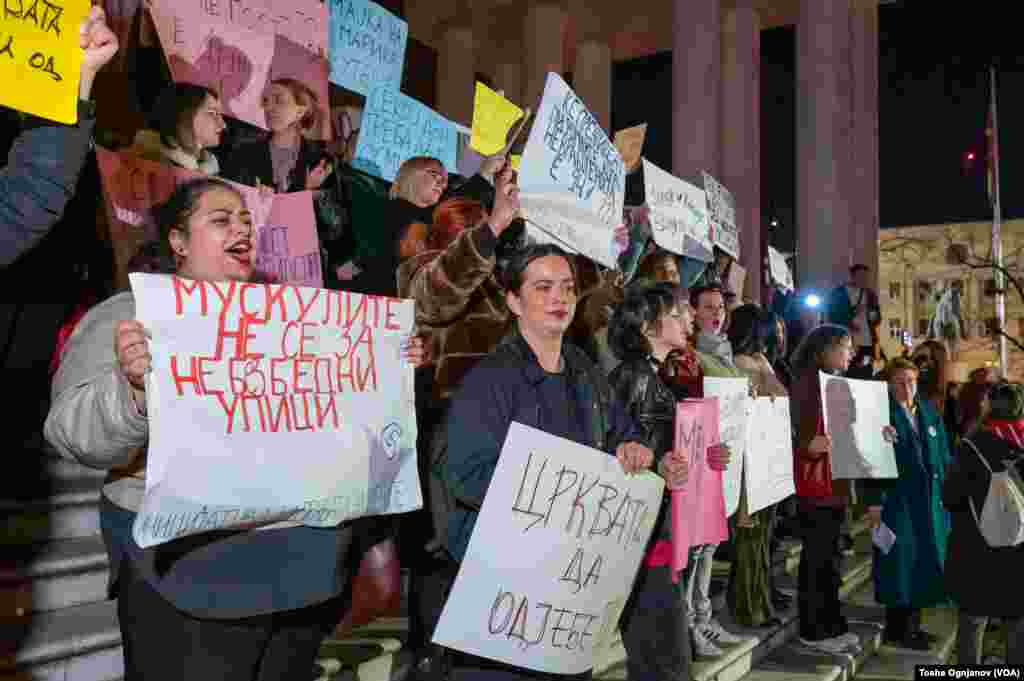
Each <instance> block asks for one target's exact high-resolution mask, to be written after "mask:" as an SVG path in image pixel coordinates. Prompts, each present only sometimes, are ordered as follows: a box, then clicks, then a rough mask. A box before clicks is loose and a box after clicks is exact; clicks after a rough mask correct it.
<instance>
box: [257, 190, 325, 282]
mask: <svg viewBox="0 0 1024 681" xmlns="http://www.w3.org/2000/svg"><path fill="white" fill-rule="evenodd" d="M257 224H258V225H259V232H258V235H257V238H256V269H257V271H259V273H260V274H261V275H263V276H264V277H265V278H268V279H269V280H270V281H273V282H277V283H288V284H297V285H299V286H308V287H310V288H323V287H324V277H323V272H322V271H321V267H320V239H319V238H318V237H317V233H316V214H315V213H314V212H313V193H312V192H296V193H294V194H277V195H276V196H274V201H273V204H272V206H271V209H270V215H268V216H267V217H266V219H265V220H263V221H261V222H258V223H257Z"/></svg>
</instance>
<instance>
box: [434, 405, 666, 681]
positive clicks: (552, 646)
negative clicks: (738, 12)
mask: <svg viewBox="0 0 1024 681" xmlns="http://www.w3.org/2000/svg"><path fill="white" fill-rule="evenodd" d="M663 489H664V482H663V481H662V479H661V478H659V477H658V476H656V475H654V474H653V473H645V474H643V475H634V476H630V477H627V476H626V475H625V473H623V471H622V467H621V466H620V465H619V463H618V461H616V460H615V459H614V458H613V457H611V456H608V455H607V454H605V453H603V452H599V451H596V450H593V449H590V448H588V447H584V446H583V445H580V444H576V443H574V442H570V441H568V440H563V439H561V438H558V437H555V436H553V435H548V434H547V433H544V432H541V431H539V430H536V429H534V428H530V427H528V426H524V425H521V424H519V423H513V424H512V426H511V428H509V431H508V437H506V438H505V445H504V447H503V448H502V450H501V457H500V458H499V459H498V465H497V468H496V469H495V471H494V477H493V478H492V479H491V482H490V486H489V487H488V488H487V496H486V497H484V503H483V506H482V508H481V510H480V515H479V516H478V517H477V520H476V526H475V527H474V529H473V535H472V537H471V538H470V540H469V548H468V549H467V551H466V556H465V558H463V560H462V565H461V567H460V568H459V574H458V577H457V578H456V579H455V585H454V587H453V588H452V592H451V595H450V596H449V597H448V602H447V603H446V604H445V606H444V612H443V613H442V614H441V619H440V621H439V622H438V624H437V630H436V631H435V633H434V642H435V643H437V644H440V645H443V646H447V647H449V648H454V649H456V650H461V651H464V652H467V653H470V654H472V655H479V656H481V657H486V658H490V659H492V660H498V661H501V662H505V663H508V664H512V665H516V666H517V667H525V668H527V669H533V670H536V671H542V672H551V673H556V674H578V673H581V672H585V671H587V670H588V669H591V668H592V667H593V666H594V662H595V658H596V657H597V656H598V655H601V654H602V653H603V651H604V650H605V648H606V647H607V645H608V643H609V642H610V641H611V640H612V634H614V632H615V629H616V627H618V623H619V616H620V615H621V614H622V609H623V606H624V604H625V602H626V599H627V598H628V597H629V594H630V591H632V586H633V580H634V578H635V577H636V573H637V570H638V568H639V567H640V561H641V559H642V558H643V555H644V551H645V548H646V546H647V541H648V539H649V538H650V535H651V532H652V531H653V529H654V523H655V521H656V520H657V517H658V511H659V509H660V508H661V500H662V492H663Z"/></svg>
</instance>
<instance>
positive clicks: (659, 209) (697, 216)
mask: <svg viewBox="0 0 1024 681" xmlns="http://www.w3.org/2000/svg"><path fill="white" fill-rule="evenodd" d="M643 164H644V197H645V198H646V201H647V207H648V209H649V210H650V216H649V219H650V221H651V231H652V232H653V234H654V241H655V242H656V243H657V244H658V245H659V246H661V247H662V248H664V249H665V250H667V251H672V252H673V253H678V254H679V255H687V254H688V249H687V248H686V242H687V240H692V241H695V242H697V243H699V244H700V245H701V246H703V247H704V249H706V250H707V251H708V252H710V251H711V228H710V223H709V222H708V200H707V196H706V194H705V193H704V190H703V189H701V188H700V187H694V186H693V185H692V184H690V183H689V182H685V181H683V180H680V179H679V178H678V177H675V176H673V175H671V174H669V173H667V172H665V171H664V170H662V169H661V168H659V167H658V166H656V165H654V164H653V163H651V162H650V161H648V160H647V159H646V158H645V159H643ZM689 250H692V249H689Z"/></svg>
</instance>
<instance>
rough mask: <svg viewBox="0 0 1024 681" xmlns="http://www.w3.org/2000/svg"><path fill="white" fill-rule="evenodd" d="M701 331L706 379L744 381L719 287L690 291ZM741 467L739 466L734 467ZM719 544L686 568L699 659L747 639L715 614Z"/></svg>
mask: <svg viewBox="0 0 1024 681" xmlns="http://www.w3.org/2000/svg"><path fill="white" fill-rule="evenodd" d="M690 304H691V305H692V306H693V308H694V318H695V321H696V330H697V340H696V347H697V360H698V362H699V363H700V368H701V370H702V371H703V373H704V375H705V376H711V377H714V378H744V375H743V373H742V372H741V371H740V370H739V369H737V368H736V364H735V363H734V362H733V357H732V346H731V345H730V344H729V339H728V338H727V337H726V336H725V335H724V331H723V328H724V326H725V298H724V297H723V295H722V288H721V287H720V286H718V285H710V286H701V287H698V288H695V289H692V290H691V291H690ZM734 465H739V464H734ZM717 548H718V544H703V545H701V546H694V547H692V548H691V549H690V559H689V562H688V564H687V566H686V605H687V607H686V610H687V612H688V613H689V616H690V631H691V633H692V635H693V646H694V652H696V654H697V656H698V657H719V656H721V655H722V650H721V649H720V648H719V647H718V644H719V643H725V644H728V645H732V644H735V643H739V642H740V641H742V640H743V639H741V638H740V637H739V636H736V635H735V634H733V633H731V632H729V631H727V630H726V629H725V628H724V627H723V626H722V625H721V624H720V623H719V622H718V620H716V619H715V618H714V616H713V613H712V611H711V568H712V562H713V560H714V557H715V550H716V549H717Z"/></svg>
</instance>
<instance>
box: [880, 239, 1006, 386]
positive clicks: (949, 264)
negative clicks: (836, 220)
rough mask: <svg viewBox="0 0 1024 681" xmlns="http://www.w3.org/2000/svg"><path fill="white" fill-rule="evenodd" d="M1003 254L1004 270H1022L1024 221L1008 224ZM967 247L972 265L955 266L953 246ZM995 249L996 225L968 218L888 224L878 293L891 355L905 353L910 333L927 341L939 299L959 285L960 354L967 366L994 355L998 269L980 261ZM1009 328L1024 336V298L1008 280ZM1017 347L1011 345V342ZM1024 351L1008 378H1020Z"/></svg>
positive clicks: (882, 241) (885, 343)
mask: <svg viewBox="0 0 1024 681" xmlns="http://www.w3.org/2000/svg"><path fill="white" fill-rule="evenodd" d="M1002 235H1003V259H1004V264H1005V265H1006V267H1007V269H1008V270H1009V271H1010V272H1012V273H1014V274H1017V273H1021V274H1024V269H1022V268H1024V259H1022V255H1024V220H1011V221H1009V222H1007V223H1004V224H1003V227H1002ZM954 245H960V246H962V247H963V248H965V249H966V252H967V254H968V260H969V262H970V263H972V264H974V265H975V266H968V265H959V264H955V259H951V258H950V257H949V256H950V247H951V246H954ZM991 250H992V223H990V222H966V223H959V224H946V225H924V226H917V227H900V228H894V229H883V230H882V231H881V234H880V238H879V261H880V262H879V264H880V271H879V279H880V281H879V284H880V286H879V295H880V298H881V304H882V329H881V331H882V340H883V346H884V347H885V351H886V353H887V354H888V355H889V356H890V357H892V356H894V355H897V354H899V352H900V351H901V345H900V343H901V338H902V337H903V335H904V332H907V331H909V332H910V334H911V337H912V338H913V340H914V343H915V344H916V343H919V342H921V341H923V340H925V339H926V338H927V335H928V327H929V323H930V321H931V319H932V317H933V316H934V314H935V308H936V305H937V304H938V301H939V298H940V296H941V295H942V293H943V292H944V291H946V290H947V289H948V288H949V287H950V286H952V285H953V283H954V282H960V285H961V290H962V292H963V293H962V296H961V317H962V318H963V321H964V330H965V333H966V335H967V338H966V339H965V341H964V342H963V343H962V344H961V345H962V347H961V355H962V357H961V359H963V360H964V361H965V362H966V363H967V364H968V368H974V367H975V366H980V365H981V364H983V363H985V362H995V361H996V359H997V355H996V349H995V343H994V342H993V340H992V334H993V331H994V329H995V328H996V311H995V291H996V281H995V273H994V271H993V270H992V269H991V268H990V267H985V266H983V265H984V263H985V262H986V261H988V260H989V258H990V256H991ZM1007 289H1008V290H1007V295H1006V331H1007V333H1009V334H1010V335H1011V336H1014V337H1015V338H1019V339H1021V340H1022V341H1024V300H1022V299H1021V296H1020V294H1019V293H1018V292H1017V291H1016V290H1015V289H1014V287H1013V285H1012V284H1008V287H1007ZM1010 348H1011V350H1012V349H1013V345H1012V343H1011V344H1010ZM1022 369H1024V353H1019V352H1013V353H1012V356H1011V359H1010V370H1011V371H1010V373H1011V376H1013V377H1016V378H1017V379H1020V378H1021V372H1022Z"/></svg>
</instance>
